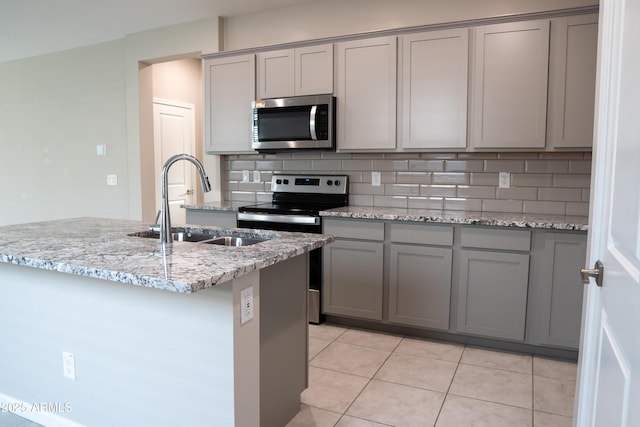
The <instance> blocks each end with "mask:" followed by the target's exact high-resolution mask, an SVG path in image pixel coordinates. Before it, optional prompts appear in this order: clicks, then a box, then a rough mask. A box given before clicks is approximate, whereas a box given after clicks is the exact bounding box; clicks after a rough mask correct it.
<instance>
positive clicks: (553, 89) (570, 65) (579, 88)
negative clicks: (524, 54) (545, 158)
mask: <svg viewBox="0 0 640 427" xmlns="http://www.w3.org/2000/svg"><path fill="white" fill-rule="evenodd" d="M597 47H598V15H597V14H592V15H579V16H568V17H563V18H554V19H552V20H551V47H550V59H549V110H548V129H547V146H548V148H549V149H565V148H567V149H576V148H580V149H590V148H591V146H592V143H593V114H594V105H595V86H596V59H597Z"/></svg>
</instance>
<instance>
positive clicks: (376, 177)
mask: <svg viewBox="0 0 640 427" xmlns="http://www.w3.org/2000/svg"><path fill="white" fill-rule="evenodd" d="M371 185H372V186H374V187H380V172H377V171H373V172H371Z"/></svg>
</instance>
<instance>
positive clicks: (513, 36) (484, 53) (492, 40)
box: [470, 20, 549, 149]
mask: <svg viewBox="0 0 640 427" xmlns="http://www.w3.org/2000/svg"><path fill="white" fill-rule="evenodd" d="M474 30H475V43H474V44H475V46H474V52H473V53H474V59H473V64H474V67H473V71H472V73H473V74H472V86H471V90H472V101H471V117H472V121H471V129H470V132H471V135H470V137H471V143H472V146H473V147H474V148H480V149H482V148H540V149H542V148H544V147H545V136H546V121H547V76H548V63H549V20H538V21H526V22H514V23H507V24H496V25H487V26H482V27H477V28H475V29H474Z"/></svg>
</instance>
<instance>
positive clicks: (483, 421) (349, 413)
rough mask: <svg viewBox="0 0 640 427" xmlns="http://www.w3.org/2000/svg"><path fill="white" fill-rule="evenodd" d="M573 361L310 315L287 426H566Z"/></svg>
mask: <svg viewBox="0 0 640 427" xmlns="http://www.w3.org/2000/svg"><path fill="white" fill-rule="evenodd" d="M575 380H576V364H575V363H573V362H567V361H562V360H554V359H549V358H543V357H538V356H532V355H530V354H514V353H506V352H500V351H494V350H488V349H484V348H477V347H471V346H464V345H460V344H451V343H442V342H436V341H429V340H422V339H415V338H411V337H403V336H396V335H389V334H384V333H379V332H373V331H363V330H357V329H349V328H342V327H337V326H333V325H327V324H322V325H310V328H309V388H308V389H307V390H305V391H304V392H303V393H302V405H301V410H300V412H299V413H298V415H296V417H295V418H294V419H293V420H292V421H291V422H290V423H289V424H288V425H287V427H324V426H336V427H380V426H394V427H400V426H420V427H425V426H436V427H458V426H478V427H481V426H487V427H501V426H505V427H517V426H528V427H555V426H557V427H564V426H567V427H568V426H571V421H572V420H571V417H572V415H573V400H574V389H575Z"/></svg>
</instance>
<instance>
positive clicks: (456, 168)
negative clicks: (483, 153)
mask: <svg viewBox="0 0 640 427" xmlns="http://www.w3.org/2000/svg"><path fill="white" fill-rule="evenodd" d="M444 170H445V171H447V172H483V171H484V163H483V161H482V160H445V162H444Z"/></svg>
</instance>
